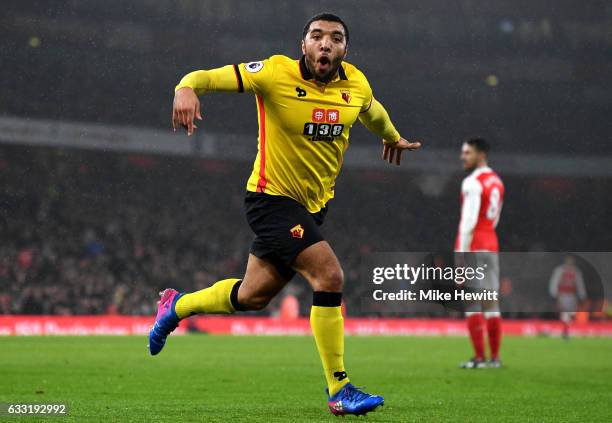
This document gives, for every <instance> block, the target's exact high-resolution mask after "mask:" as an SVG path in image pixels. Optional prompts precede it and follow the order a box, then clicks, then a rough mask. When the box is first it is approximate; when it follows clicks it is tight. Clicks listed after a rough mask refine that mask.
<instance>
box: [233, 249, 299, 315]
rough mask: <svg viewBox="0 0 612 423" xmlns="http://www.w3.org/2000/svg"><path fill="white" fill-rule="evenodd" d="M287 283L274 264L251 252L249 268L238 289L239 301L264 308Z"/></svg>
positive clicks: (253, 306)
mask: <svg viewBox="0 0 612 423" xmlns="http://www.w3.org/2000/svg"><path fill="white" fill-rule="evenodd" d="M286 284H287V280H286V279H285V278H284V277H282V276H281V275H280V273H279V272H278V271H277V270H276V267H275V266H274V264H272V263H271V262H270V261H268V260H266V259H261V258H259V257H256V256H254V255H253V254H249V260H248V263H247V269H246V272H245V275H244V277H243V279H242V284H241V285H240V289H239V290H238V303H240V304H244V305H245V306H247V307H249V306H250V307H249V308H255V309H257V308H263V306H265V305H266V304H268V303H269V302H270V300H271V299H272V298H274V297H275V296H276V295H277V294H278V293H279V292H280V291H281V290H282V289H283V288H284V287H285V285H286Z"/></svg>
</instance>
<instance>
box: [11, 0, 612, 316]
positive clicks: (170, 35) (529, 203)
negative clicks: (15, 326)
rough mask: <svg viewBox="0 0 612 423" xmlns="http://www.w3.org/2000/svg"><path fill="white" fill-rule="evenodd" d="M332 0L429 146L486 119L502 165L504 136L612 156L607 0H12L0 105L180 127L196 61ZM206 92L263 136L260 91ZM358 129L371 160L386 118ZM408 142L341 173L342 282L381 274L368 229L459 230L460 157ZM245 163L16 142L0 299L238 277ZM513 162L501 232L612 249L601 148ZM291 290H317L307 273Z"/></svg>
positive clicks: (393, 105)
mask: <svg viewBox="0 0 612 423" xmlns="http://www.w3.org/2000/svg"><path fill="white" fill-rule="evenodd" d="M323 10H327V11H331V12H335V13H337V14H339V15H340V16H342V17H343V18H344V19H345V20H346V22H347V24H348V26H349V28H350V37H351V41H350V46H349V57H348V59H347V60H348V61H350V62H351V63H353V64H355V65H357V66H358V67H359V68H360V69H361V70H363V71H364V72H365V74H366V75H367V76H368V78H369V80H370V83H371V85H372V86H373V88H374V92H375V95H376V96H377V98H379V99H380V100H381V102H382V103H383V104H384V105H385V107H386V108H387V109H388V111H389V112H390V115H391V117H392V118H393V120H394V122H395V124H396V126H397V127H398V129H400V131H401V132H402V134H404V135H405V136H408V137H411V138H415V137H418V138H421V139H423V140H424V141H425V147H426V149H427V150H428V151H431V152H433V153H432V154H434V155H435V154H436V153H435V152H436V151H442V150H452V151H457V153H458V148H459V146H460V141H461V140H462V139H464V138H465V137H467V136H470V135H474V134H479V135H483V136H485V137H486V138H488V139H490V140H491V141H492V143H493V145H494V150H493V153H492V163H493V165H495V158H496V157H497V158H498V159H500V158H503V157H506V156H507V155H510V154H513V155H518V156H517V157H518V158H519V159H518V160H524V161H528V160H529V158H530V157H531V155H532V154H538V155H539V157H540V159H543V160H546V158H547V157H553V155H554V156H561V157H564V158H568V159H573V158H580V157H587V158H588V157H598V158H599V159H602V158H603V159H605V158H607V157H611V156H612V126H611V125H612V123H611V121H612V119H610V116H611V113H610V111H611V110H612V107H611V106H612V86H611V84H610V77H611V76H612V4H611V3H610V2H606V1H599V0H590V1H588V2H578V1H568V0H558V1H554V2H551V1H541V0H537V1H523V0H521V1H499V0H495V1H480V0H474V1H468V0H462V1H441V0H435V1H427V2H423V1H418V2H417V1H369V2H355V1H330V2H317V1H314V2H280V1H253V2H239V1H234V0H232V1H196V0H181V1H154V0H134V1H129V2H112V4H109V2H107V1H97V0H89V1H65V2H51V1H13V0H8V1H3V2H2V14H1V15H0V57H1V65H0V117H2V116H6V117H17V118H21V119H24V120H25V121H27V119H50V120H52V121H56V122H77V123H82V124H83V125H88V124H91V123H99V124H102V125H108V126H109V128H110V125H130V126H134V127H139V128H143V127H146V128H152V129H156V130H159V131H164V133H165V132H166V131H169V126H170V113H171V103H172V96H173V88H174V86H175V85H176V83H177V82H178V80H179V79H180V77H181V76H182V75H184V74H185V73H187V72H189V71H191V70H194V69H206V68H211V67H218V66H222V65H225V64H231V63H240V62H246V61H252V60H259V59H263V58H266V57H268V56H270V55H272V54H286V55H289V56H292V57H296V58H297V57H299V56H298V55H299V51H300V50H299V41H300V37H301V32H302V26H303V24H304V22H305V21H306V20H307V19H308V18H309V17H310V16H311V15H313V14H315V13H317V12H320V11H323ZM202 101H203V111H204V114H205V121H204V123H203V124H202V125H201V128H200V132H201V133H203V134H209V133H210V134H214V133H231V134H237V135H246V136H250V137H252V139H253V142H252V147H253V149H254V148H255V145H256V134H257V132H256V131H257V120H256V110H255V102H254V99H253V98H252V97H251V96H250V95H248V94H247V95H239V94H236V95H217V94H212V95H210V96H207V97H206V98H204V99H203V100H202ZM351 135H352V136H351V143H352V144H353V145H357V146H363V147H366V146H369V145H371V146H372V147H371V151H372V160H377V156H378V154H379V146H378V144H376V141H375V140H374V139H373V137H372V135H370V134H368V133H367V132H366V131H365V130H363V129H362V128H361V127H360V126H359V125H356V127H355V130H354V131H352V134H351ZM0 139H5V141H7V136H6V134H0ZM8 141H10V140H8ZM203 142H204V143H206V138H204V139H203ZM350 151H351V150H350V149H349V154H350ZM413 157H414V158H411V159H409V160H407V163H405V165H404V168H403V170H401V171H394V172H391V171H389V170H388V169H385V168H362V167H359V166H347V167H346V168H345V169H344V170H343V173H342V174H341V176H340V178H339V181H338V184H337V189H336V192H337V195H336V199H334V200H333V201H332V203H331V205H330V213H329V214H328V218H327V222H326V225H325V229H324V232H325V235H326V237H327V239H329V241H330V242H331V244H332V246H333V247H334V248H335V250H336V252H337V254H338V256H339V257H340V259H341V262H342V264H343V267H344V270H345V273H346V277H347V283H346V285H347V298H351V295H356V293H357V292H358V290H359V287H360V284H363V283H365V282H364V281H360V280H359V277H358V274H357V271H356V269H358V267H359V264H360V262H361V260H362V259H363V257H364V256H367V255H368V254H370V253H371V252H373V251H450V250H451V249H452V245H453V239H454V236H455V230H456V226H457V223H458V219H459V189H460V183H461V179H462V178H463V177H464V175H463V173H462V172H461V170H460V163H459V162H458V160H457V161H453V162H452V163H450V164H448V165H447V167H448V169H447V170H446V173H445V175H444V177H443V178H442V179H440V180H437V181H434V182H435V183H434V184H433V185H434V186H435V187H436V189H431V187H430V184H429V183H428V181H429V182H431V181H430V179H431V177H432V174H430V173H429V172H427V170H423V169H420V170H418V171H417V170H415V169H414V168H411V163H415V161H418V160H419V156H413ZM583 163H589V162H588V160H587V161H586V162H583ZM599 163H601V162H599ZM607 163H609V166H610V168H612V160H609V161H608V162H607ZM251 166H252V162H247V161H244V160H243V159H240V160H227V159H226V158H224V159H221V158H215V157H208V158H205V159H203V158H201V157H195V156H194V157H190V156H182V157H178V156H170V155H159V154H150V152H148V151H146V150H145V151H142V152H139V153H125V152H124V153H119V152H116V151H112V150H109V151H96V152H93V151H86V150H78V149H72V148H57V147H51V146H43V147H41V146H38V147H34V146H31V145H25V144H18V143H17V144H15V143H11V145H9V144H6V143H5V144H2V143H0V190H1V191H0V313H53V314H74V313H76V314H92V313H93V314H97V313H104V312H108V311H113V312H114V311H119V312H121V313H129V314H150V313H152V312H153V308H154V304H155V300H156V296H157V291H158V290H159V289H161V288H165V287H167V286H175V287H178V288H181V289H190V290H191V289H196V288H203V287H206V286H208V285H209V284H210V283H212V282H214V281H216V280H218V279H221V278H224V277H229V276H236V277H240V276H241V274H242V271H243V268H244V263H245V260H246V254H247V252H248V247H249V243H250V240H251V236H252V235H251V232H250V230H249V229H248V226H247V225H246V222H245V221H244V217H243V212H242V198H243V194H244V183H245V181H246V178H247V176H248V174H249V173H250V170H251ZM598 166H601V164H600V165H598ZM593 167H594V166H593ZM511 170H512V169H508V172H507V173H503V172H502V174H501V176H502V178H503V179H504V182H505V185H506V190H507V194H506V198H505V204H504V208H503V212H502V217H501V222H500V226H499V233H500V242H501V248H502V250H504V251H538V250H539V251H606V250H609V248H610V235H609V234H610V232H611V229H612V228H611V226H610V223H609V222H610V221H609V217H608V216H609V215H610V212H611V211H612V203H611V201H612V200H611V199H610V193H611V192H612V179H611V178H610V177H608V176H605V175H604V176H602V175H601V172H596V170H597V169H594V168H592V167H591V166H588V165H586V166H582V167H581V168H580V169H578V170H580V172H579V173H580V175H579V176H578V175H575V174H572V173H571V172H569V173H565V174H553V173H551V174H546V173H540V174H538V173H537V172H526V173H524V174H523V173H521V172H512V171H511ZM434 176H435V175H434ZM439 176H440V175H438V176H436V177H439ZM428 187H430V188H428ZM547 282H548V281H542V283H547ZM289 292H293V293H296V294H298V295H299V296H300V298H301V299H303V301H302V304H303V305H307V304H308V301H309V300H308V298H309V290H308V288H307V287H306V286H305V284H304V283H303V281H299V280H298V281H296V282H295V283H294V284H292V286H290V287H289ZM274 307H275V304H273V305H272V308H271V310H274ZM357 311H358V310H355V309H354V308H353V309H352V310H351V309H350V308H349V312H350V313H356V312H357Z"/></svg>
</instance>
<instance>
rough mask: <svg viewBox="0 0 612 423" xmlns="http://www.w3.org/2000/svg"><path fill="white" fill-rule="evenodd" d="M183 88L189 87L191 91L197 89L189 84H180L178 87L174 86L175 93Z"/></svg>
mask: <svg viewBox="0 0 612 423" xmlns="http://www.w3.org/2000/svg"><path fill="white" fill-rule="evenodd" d="M183 88H189V89H190V90H191V91H193V92H195V89H194V88H193V87H191V86H189V85H186V84H179V85H177V86H176V88H174V93H175V94H176V93H178V92H179V91H180V90H182V89H183Z"/></svg>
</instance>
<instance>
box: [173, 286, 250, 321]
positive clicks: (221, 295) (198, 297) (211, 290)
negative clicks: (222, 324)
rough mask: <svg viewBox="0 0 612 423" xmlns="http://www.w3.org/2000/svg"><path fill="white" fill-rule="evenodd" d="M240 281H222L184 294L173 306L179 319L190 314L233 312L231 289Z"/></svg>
mask: <svg viewBox="0 0 612 423" xmlns="http://www.w3.org/2000/svg"><path fill="white" fill-rule="evenodd" d="M239 281H240V279H224V280H222V281H219V282H216V283H215V284H214V285H213V286H211V287H208V288H206V289H202V290H200V291H196V292H192V293H190V294H185V295H183V296H182V297H181V298H179V299H178V301H177V302H176V306H175V309H174V310H175V311H176V315H177V316H178V317H179V318H180V319H184V318H185V317H189V316H191V315H192V314H198V313H205V314H230V313H233V312H235V311H236V310H235V309H234V306H233V305H232V301H231V298H230V297H231V294H232V288H233V287H234V285H236V283H237V282H239Z"/></svg>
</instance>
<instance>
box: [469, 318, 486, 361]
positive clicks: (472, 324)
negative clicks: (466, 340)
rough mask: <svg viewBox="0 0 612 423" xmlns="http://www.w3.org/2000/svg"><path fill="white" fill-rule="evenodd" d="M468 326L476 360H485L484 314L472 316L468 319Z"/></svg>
mask: <svg viewBox="0 0 612 423" xmlns="http://www.w3.org/2000/svg"><path fill="white" fill-rule="evenodd" d="M467 326H468V330H469V331H470V339H471V340H472V346H473V347H474V355H475V358H477V359H479V360H484V349H485V346H484V326H485V321H484V317H483V316H482V313H476V314H472V315H471V316H469V317H468V318H467Z"/></svg>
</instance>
